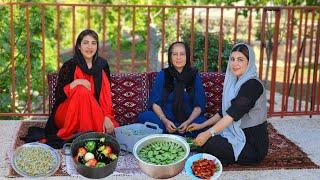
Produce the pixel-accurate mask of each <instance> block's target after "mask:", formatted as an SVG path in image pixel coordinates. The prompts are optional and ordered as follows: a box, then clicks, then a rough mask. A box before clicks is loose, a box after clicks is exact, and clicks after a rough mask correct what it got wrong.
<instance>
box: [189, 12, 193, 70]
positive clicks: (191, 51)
mask: <svg viewBox="0 0 320 180" xmlns="http://www.w3.org/2000/svg"><path fill="white" fill-rule="evenodd" d="M193 46H194V7H192V14H191V39H190V64H191V66H193Z"/></svg>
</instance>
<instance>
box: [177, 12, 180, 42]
mask: <svg viewBox="0 0 320 180" xmlns="http://www.w3.org/2000/svg"><path fill="white" fill-rule="evenodd" d="M179 31H180V8H177V41H179V39H180V37H179Z"/></svg>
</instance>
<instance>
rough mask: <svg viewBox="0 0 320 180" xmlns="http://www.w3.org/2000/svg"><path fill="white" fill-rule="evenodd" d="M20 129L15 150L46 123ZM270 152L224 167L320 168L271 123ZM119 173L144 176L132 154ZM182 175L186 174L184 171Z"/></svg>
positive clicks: (121, 161) (123, 160) (29, 123)
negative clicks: (260, 158)
mask: <svg viewBox="0 0 320 180" xmlns="http://www.w3.org/2000/svg"><path fill="white" fill-rule="evenodd" d="M21 123H22V124H21V126H20V129H19V130H18V133H17V137H16V139H15V140H14V145H13V148H14V149H16V148H17V147H19V146H21V145H23V144H24V142H23V141H21V140H20V138H19V137H24V136H25V135H26V133H27V130H28V128H29V127H31V126H38V127H44V126H45V122H39V121H22V122H21ZM268 132H269V150H268V154H267V156H266V158H265V159H264V160H263V161H262V162H261V163H260V164H258V165H255V166H245V165H238V164H233V165H229V166H225V167H223V170H224V171H243V170H269V169H318V168H320V166H318V165H317V164H315V163H314V162H312V161H311V160H310V158H309V157H308V156H307V154H306V153H305V152H303V151H302V150H301V149H300V148H299V147H298V146H297V145H295V144H294V143H293V142H292V141H290V140H289V139H287V138H286V137H285V136H283V135H281V134H279V133H278V131H277V130H275V129H274V127H273V126H272V125H271V124H270V123H269V124H268ZM62 159H64V160H63V162H62V164H61V166H60V169H59V170H58V171H57V172H56V173H55V174H54V176H67V175H68V173H67V171H66V169H67V168H66V163H67V161H66V158H65V157H63V158H62ZM9 168H10V169H9V175H8V177H18V176H19V175H18V174H17V173H16V172H15V171H14V170H13V169H12V167H11V166H10V167H9ZM116 172H117V173H121V174H126V175H137V174H142V172H141V170H140V169H139V167H138V162H137V160H136V159H135V158H134V156H133V155H132V154H127V155H122V156H120V157H119V160H118V164H117V168H116ZM180 174H184V171H183V172H182V173H180Z"/></svg>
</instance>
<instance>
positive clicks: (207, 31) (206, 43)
mask: <svg viewBox="0 0 320 180" xmlns="http://www.w3.org/2000/svg"><path fill="white" fill-rule="evenodd" d="M208 34H209V8H206V34H205V38H204V55H203V71H204V72H207V71H208Z"/></svg>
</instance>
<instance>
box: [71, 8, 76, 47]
mask: <svg viewBox="0 0 320 180" xmlns="http://www.w3.org/2000/svg"><path fill="white" fill-rule="evenodd" d="M75 43H76V9H75V6H74V5H73V6H72V47H73V52H74V47H75Z"/></svg>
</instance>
